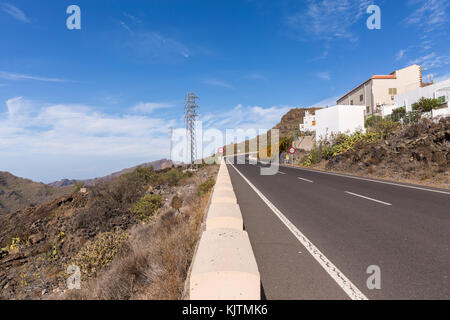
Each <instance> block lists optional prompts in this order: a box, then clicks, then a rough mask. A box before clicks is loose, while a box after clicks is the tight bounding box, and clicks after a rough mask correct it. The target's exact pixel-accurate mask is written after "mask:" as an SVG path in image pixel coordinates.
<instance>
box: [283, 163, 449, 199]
mask: <svg viewBox="0 0 450 320" xmlns="http://www.w3.org/2000/svg"><path fill="white" fill-rule="evenodd" d="M286 168H294V169H297V170H304V171H309V172H316V173H323V174H329V175H332V176H338V177H344V178H350V179H357V180H364V181H370V182H376V183H384V184H390V185H392V186H397V187H403V188H410V189H417V190H423V191H430V192H437V193H443V194H450V192H447V191H442V190H434V189H428V188H422V187H416V186H408V185H406V184H400V183H395V182H389V181H380V180H373V179H368V178H361V177H355V176H349V175H345V174H339V173H334V172H324V171H320V170H311V169H304V168H297V167H292V166H289V167H286Z"/></svg>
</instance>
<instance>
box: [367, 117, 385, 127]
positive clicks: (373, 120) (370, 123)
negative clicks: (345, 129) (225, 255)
mask: <svg viewBox="0 0 450 320" xmlns="http://www.w3.org/2000/svg"><path fill="white" fill-rule="evenodd" d="M381 121H383V117H381V116H368V117H367V119H366V121H365V122H364V126H365V127H366V128H371V127H375V126H377V125H378V123H379V122H381Z"/></svg>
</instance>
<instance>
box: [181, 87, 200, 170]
mask: <svg viewBox="0 0 450 320" xmlns="http://www.w3.org/2000/svg"><path fill="white" fill-rule="evenodd" d="M196 99H198V97H197V96H196V95H195V93H192V92H188V93H187V94H186V98H185V99H184V112H185V123H186V135H187V150H189V151H190V154H191V165H192V166H194V161H195V159H196V158H197V141H196V132H195V125H196V121H197V116H198V114H197V108H198V105H197V102H196Z"/></svg>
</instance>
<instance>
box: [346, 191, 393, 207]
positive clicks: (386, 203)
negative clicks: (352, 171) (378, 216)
mask: <svg viewBox="0 0 450 320" xmlns="http://www.w3.org/2000/svg"><path fill="white" fill-rule="evenodd" d="M345 193H348V194H351V195H352V196H356V197H360V198H364V199H367V200H371V201H375V202H378V203H382V204H385V205H387V206H392V204H391V203H389V202H384V201H380V200H377V199H374V198H369V197H366V196H362V195H360V194H357V193H353V192H350V191H345Z"/></svg>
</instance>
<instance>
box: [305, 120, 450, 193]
mask: <svg viewBox="0 0 450 320" xmlns="http://www.w3.org/2000/svg"><path fill="white" fill-rule="evenodd" d="M369 129H370V128H369ZM449 164H450V117H447V118H443V119H441V120H440V121H438V122H433V121H430V120H428V119H422V120H420V121H418V122H417V123H411V124H409V125H406V126H400V125H398V124H397V125H392V126H391V124H389V123H387V125H383V126H382V128H381V129H380V128H378V129H377V130H375V131H374V130H372V131H371V130H369V132H368V133H366V134H358V133H356V134H354V135H351V136H346V135H339V136H337V137H335V138H334V139H333V140H332V141H329V142H326V143H323V144H322V145H319V146H317V148H316V149H314V150H313V151H312V152H311V153H310V154H308V155H307V156H306V157H305V158H304V159H303V165H306V166H311V167H313V168H319V169H326V170H332V171H338V172H347V173H352V174H357V175H364V176H369V177H376V178H386V179H390V180H397V181H404V182H411V183H420V184H425V185H431V186H436V187H442V188H450V182H449V175H448V168H449Z"/></svg>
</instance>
